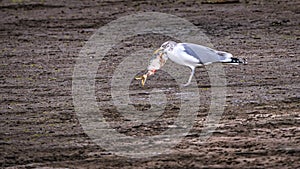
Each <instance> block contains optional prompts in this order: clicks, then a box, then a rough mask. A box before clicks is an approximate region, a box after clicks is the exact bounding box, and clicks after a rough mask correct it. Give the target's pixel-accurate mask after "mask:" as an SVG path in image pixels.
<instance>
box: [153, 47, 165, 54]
mask: <svg viewBox="0 0 300 169" xmlns="http://www.w3.org/2000/svg"><path fill="white" fill-rule="evenodd" d="M161 50H163V49H162V48H158V49H157V50H156V51H154V53H153V54H156V53H158V52H159V51H161Z"/></svg>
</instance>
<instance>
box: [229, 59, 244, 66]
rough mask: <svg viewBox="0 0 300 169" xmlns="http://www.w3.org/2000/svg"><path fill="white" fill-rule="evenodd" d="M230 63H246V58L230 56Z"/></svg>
mask: <svg viewBox="0 0 300 169" xmlns="http://www.w3.org/2000/svg"><path fill="white" fill-rule="evenodd" d="M231 63H241V64H244V65H246V64H248V62H247V59H243V58H241V59H239V58H231Z"/></svg>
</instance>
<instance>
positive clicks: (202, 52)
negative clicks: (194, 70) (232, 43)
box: [181, 43, 232, 64]
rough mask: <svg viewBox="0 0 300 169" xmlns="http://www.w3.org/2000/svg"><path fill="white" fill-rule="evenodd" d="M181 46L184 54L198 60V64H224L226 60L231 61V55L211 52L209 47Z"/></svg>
mask: <svg viewBox="0 0 300 169" xmlns="http://www.w3.org/2000/svg"><path fill="white" fill-rule="evenodd" d="M181 45H182V46H183V48H184V52H186V53H187V54H189V55H190V56H193V57H194V58H196V59H197V60H199V63H200V64H207V63H213V62H225V61H227V60H231V59H230V58H231V56H232V55H231V54H230V53H227V52H222V51H217V50H213V49H211V48H209V47H205V46H201V45H196V44H192V43H182V44H181ZM230 55H231V56H230Z"/></svg>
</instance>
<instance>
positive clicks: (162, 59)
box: [135, 50, 168, 86]
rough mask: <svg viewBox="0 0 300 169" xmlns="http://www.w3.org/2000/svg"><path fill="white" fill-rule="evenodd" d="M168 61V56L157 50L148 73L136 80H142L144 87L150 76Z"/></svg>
mask: <svg viewBox="0 0 300 169" xmlns="http://www.w3.org/2000/svg"><path fill="white" fill-rule="evenodd" d="M167 60H168V58H167V56H166V55H165V54H164V53H163V51H161V50H156V51H155V52H154V56H153V57H152V58H151V60H150V63H149V65H148V67H147V69H148V72H147V73H146V74H144V75H142V76H137V77H135V79H136V80H142V85H143V86H144V85H145V83H146V80H147V77H148V76H151V75H154V73H155V71H156V70H158V69H160V68H161V67H162V66H163V65H164V64H165V63H166V61H167Z"/></svg>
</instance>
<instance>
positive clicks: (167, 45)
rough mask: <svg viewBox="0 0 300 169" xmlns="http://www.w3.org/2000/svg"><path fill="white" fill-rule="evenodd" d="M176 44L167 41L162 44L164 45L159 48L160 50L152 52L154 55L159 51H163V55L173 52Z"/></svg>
mask: <svg viewBox="0 0 300 169" xmlns="http://www.w3.org/2000/svg"><path fill="white" fill-rule="evenodd" d="M176 44H177V43H176V42H174V41H167V42H164V43H163V44H162V45H161V46H160V48H158V49H157V50H156V51H155V52H154V54H156V53H158V52H159V51H163V52H164V53H166V52H170V51H172V50H173V48H174V47H175V45H176Z"/></svg>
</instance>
